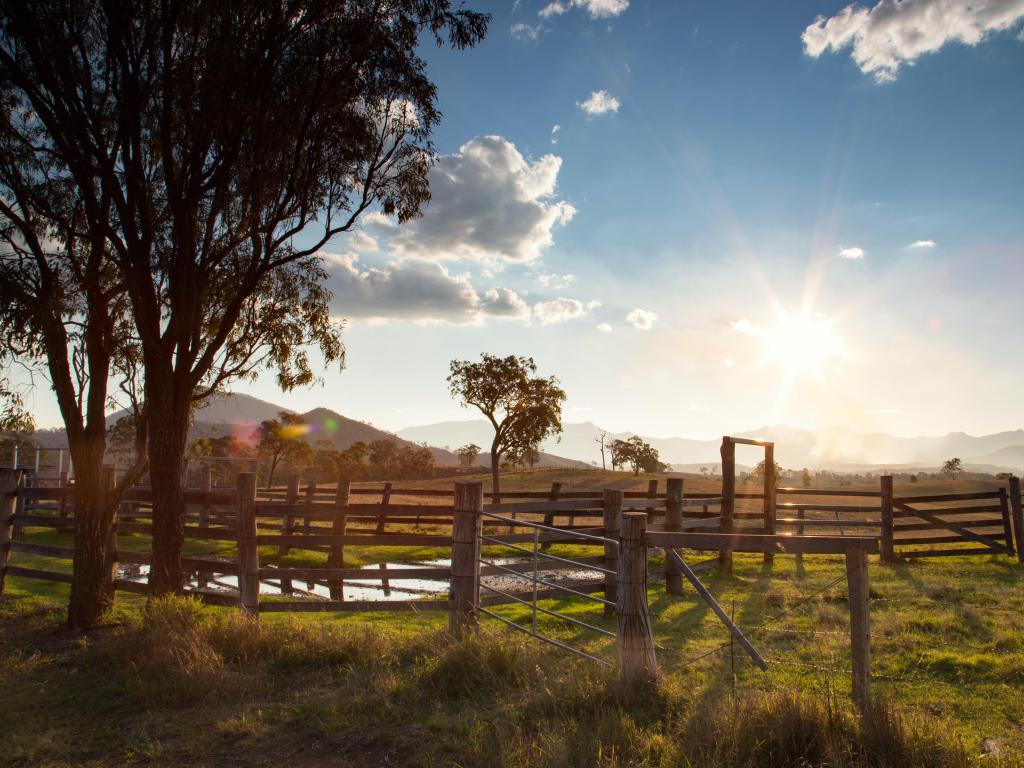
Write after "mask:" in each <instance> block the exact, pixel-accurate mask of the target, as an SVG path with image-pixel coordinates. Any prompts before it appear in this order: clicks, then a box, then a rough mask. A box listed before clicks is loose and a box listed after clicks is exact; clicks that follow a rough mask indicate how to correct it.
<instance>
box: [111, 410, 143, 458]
mask: <svg viewBox="0 0 1024 768" xmlns="http://www.w3.org/2000/svg"><path fill="white" fill-rule="evenodd" d="M135 422H136V418H135V415H134V414H131V413H129V414H127V415H125V416H122V417H121V418H119V419H118V420H117V421H115V422H114V423H113V424H111V425H110V426H109V427H107V453H108V454H109V455H110V457H111V458H112V459H113V460H114V463H115V465H117V466H122V467H123V466H132V465H133V464H134V463H135V461H136V460H137V459H138V458H140V457H139V449H140V446H139V439H138V428H137V427H136V423H135ZM141 458H143V459H145V454H143V456H142V457H141Z"/></svg>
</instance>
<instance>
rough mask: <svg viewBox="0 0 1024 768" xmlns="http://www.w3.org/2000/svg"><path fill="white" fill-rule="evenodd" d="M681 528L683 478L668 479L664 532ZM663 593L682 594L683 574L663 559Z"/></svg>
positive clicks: (668, 559)
mask: <svg viewBox="0 0 1024 768" xmlns="http://www.w3.org/2000/svg"><path fill="white" fill-rule="evenodd" d="M682 526H683V478H681V477H670V478H669V479H668V480H666V481H665V530H666V531H678V530H680V529H681V528H682ZM665 591H666V592H668V594H670V595H681V594H683V574H682V573H680V571H679V568H678V567H677V566H676V564H675V563H674V562H673V561H672V559H671V558H668V557H666V558H665Z"/></svg>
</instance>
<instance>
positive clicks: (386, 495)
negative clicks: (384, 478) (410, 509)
mask: <svg viewBox="0 0 1024 768" xmlns="http://www.w3.org/2000/svg"><path fill="white" fill-rule="evenodd" d="M390 503H391V481H390V480H389V481H388V482H386V483H384V490H383V491H381V493H380V506H381V510H380V511H381V515H380V517H378V518H377V533H384V529H385V528H386V527H387V524H388V518H387V516H386V515H384V514H383V513H384V512H385V511H386V510H385V507H387V505H388V504H390Z"/></svg>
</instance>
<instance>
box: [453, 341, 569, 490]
mask: <svg viewBox="0 0 1024 768" xmlns="http://www.w3.org/2000/svg"><path fill="white" fill-rule="evenodd" d="M536 373H537V364H536V363H535V362H534V361H533V358H532V357H516V356H515V355H509V356H508V357H497V356H495V355H489V354H487V353H486V352H485V353H483V354H482V355H481V356H480V361H479V362H473V361H471V360H453V361H452V363H451V373H450V374H449V376H448V389H449V391H450V392H451V395H452V397H454V398H455V399H456V400H458V401H459V402H461V403H462V405H463V406H464V407H470V406H472V407H474V408H476V409H477V410H479V411H480V412H481V413H482V414H483V415H484V416H486V417H487V420H488V421H489V422H490V423H491V426H492V427H493V428H494V439H493V440H492V441H491V483H492V488H493V491H494V494H495V498H496V499H497V498H500V496H499V494H500V480H499V476H498V468H499V467H500V465H501V458H502V456H503V455H505V454H506V453H509V452H511V453H513V454H515V455H517V456H525V455H526V454H527V452H528V451H531V450H532V451H536V450H537V447H538V446H539V445H540V444H541V443H542V442H543V441H544V440H545V439H547V438H549V437H552V436H554V435H560V434H561V433H562V404H563V403H564V402H565V392H564V391H563V390H562V389H561V388H560V387H559V386H558V379H556V378H555V377H554V376H551V377H547V378H545V377H542V376H536V375H535V374H536Z"/></svg>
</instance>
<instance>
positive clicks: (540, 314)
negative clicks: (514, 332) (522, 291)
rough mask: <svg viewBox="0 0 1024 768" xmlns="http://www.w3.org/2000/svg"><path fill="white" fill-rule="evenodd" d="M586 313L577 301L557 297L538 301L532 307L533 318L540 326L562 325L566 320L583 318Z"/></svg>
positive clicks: (580, 302)
mask: <svg viewBox="0 0 1024 768" xmlns="http://www.w3.org/2000/svg"><path fill="white" fill-rule="evenodd" d="M586 313H587V308H586V307H584V306H583V302H582V301H579V300H578V299H566V298H564V297H559V298H557V299H552V300H551V301H538V302H537V303H536V304H534V305H533V316H534V317H536V318H537V320H539V321H540V324H541V325H552V324H554V323H564V322H565V321H566V320H575V319H576V318H577V317H583V315H585V314H586Z"/></svg>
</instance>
